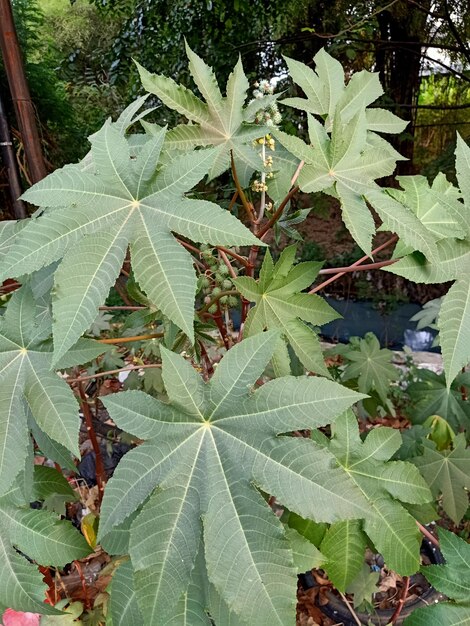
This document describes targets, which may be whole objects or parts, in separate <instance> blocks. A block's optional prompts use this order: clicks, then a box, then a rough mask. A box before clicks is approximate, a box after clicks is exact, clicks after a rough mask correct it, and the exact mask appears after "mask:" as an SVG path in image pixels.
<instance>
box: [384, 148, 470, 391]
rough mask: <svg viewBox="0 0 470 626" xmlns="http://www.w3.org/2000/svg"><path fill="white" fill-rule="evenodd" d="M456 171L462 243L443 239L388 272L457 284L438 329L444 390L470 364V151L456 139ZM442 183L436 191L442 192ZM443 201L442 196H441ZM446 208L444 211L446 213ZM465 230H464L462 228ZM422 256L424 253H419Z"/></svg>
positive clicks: (448, 296) (443, 308) (453, 193)
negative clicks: (429, 251)
mask: <svg viewBox="0 0 470 626" xmlns="http://www.w3.org/2000/svg"><path fill="white" fill-rule="evenodd" d="M456 169H457V179H458V182H459V187H460V191H461V192H462V196H463V201H464V202H463V204H461V205H460V212H459V213H458V212H457V211H456V212H455V216H457V213H458V219H459V223H460V224H461V226H462V233H464V234H466V235H467V238H466V239H464V240H455V239H443V240H442V241H438V243H437V245H436V254H434V256H433V257H432V258H430V257H428V258H427V259H426V261H424V260H423V259H422V258H420V257H419V256H417V255H415V254H414V255H413V254H411V255H408V256H406V257H405V258H403V259H400V260H399V261H398V262H397V263H395V264H394V265H392V266H391V267H390V268H387V270H388V271H391V272H392V273H394V274H398V275H399V276H404V277H405V278H408V279H410V280H413V281H415V282H424V283H434V282H445V281H448V280H455V279H457V280H456V282H455V283H454V285H453V286H452V287H451V289H450V290H449V292H448V293H447V294H446V296H444V298H443V301H442V305H441V311H440V314H439V320H438V327H439V331H440V343H441V348H442V356H443V361H444V369H445V372H446V380H447V386H448V387H450V385H451V384H452V381H453V380H454V379H455V377H456V376H457V374H458V373H459V371H460V370H461V369H462V367H465V366H466V365H467V363H468V362H469V361H470V351H469V345H470V344H469V339H470V337H469V334H468V333H469V331H468V328H469V320H470V296H469V292H470V278H469V276H470V254H469V251H470V242H469V238H468V219H469V218H468V216H469V215H470V190H469V187H468V179H469V178H470V147H469V146H467V145H466V144H465V143H464V141H463V140H462V139H461V138H460V137H458V139H457V150H456ZM443 186H444V183H443V181H442V180H441V181H439V182H438V187H439V188H443ZM456 194H457V191H451V190H448V196H449V198H452V206H454V205H458V204H460V203H458V201H456ZM440 197H441V198H442V193H441V195H440ZM448 208H449V207H447V210H448ZM465 225H467V226H466V228H464V226H465ZM421 251H422V252H424V250H421Z"/></svg>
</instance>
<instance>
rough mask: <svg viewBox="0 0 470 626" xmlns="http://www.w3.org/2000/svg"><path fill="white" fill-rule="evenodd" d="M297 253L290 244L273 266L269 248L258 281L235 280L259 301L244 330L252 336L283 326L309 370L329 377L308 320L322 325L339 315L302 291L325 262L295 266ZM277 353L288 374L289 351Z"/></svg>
mask: <svg viewBox="0 0 470 626" xmlns="http://www.w3.org/2000/svg"><path fill="white" fill-rule="evenodd" d="M295 252H296V246H295V245H294V246H289V247H288V248H286V249H285V250H284V251H283V253H282V254H281V257H280V258H279V261H278V262H277V263H276V265H273V263H272V259H271V255H270V253H269V251H267V252H266V255H265V257H264V261H263V266H262V269H261V274H260V280H259V281H258V282H256V281H255V280H254V279H253V278H249V277H246V276H242V277H240V278H238V279H237V280H235V281H234V283H235V286H236V287H237V289H238V290H239V291H240V293H241V294H242V295H243V296H244V297H245V298H246V299H247V300H249V301H250V302H254V303H255V306H254V307H253V308H252V309H251V310H250V312H249V314H248V317H247V320H246V323H245V329H244V333H245V335H246V336H251V335H254V334H256V333H259V332H261V331H263V330H264V329H266V328H268V329H272V328H277V329H279V330H280V331H281V332H282V335H283V337H284V339H285V341H286V342H287V343H289V344H290V345H291V346H292V348H293V350H294V352H295V353H296V355H297V356H298V358H299V360H300V361H301V363H302V364H303V365H304V367H305V368H306V369H307V370H310V371H313V372H316V373H318V374H322V375H324V376H328V375H329V374H328V370H327V368H326V366H325V363H324V360H323V355H322V352H321V348H320V342H319V339H318V336H317V334H316V333H315V332H314V331H313V330H312V329H311V328H310V327H309V326H307V325H306V324H304V322H308V323H310V324H314V325H315V326H320V325H322V324H326V323H327V322H330V321H331V320H333V319H335V318H337V317H338V314H337V313H336V311H334V310H333V309H332V308H331V307H330V306H329V305H328V304H326V302H325V301H324V300H323V299H322V298H320V297H319V296H316V295H309V294H306V293H299V292H300V291H301V290H302V289H305V288H307V287H309V286H310V285H311V284H312V283H313V281H314V280H315V278H316V276H317V274H318V271H319V269H320V267H321V264H320V263H315V262H306V263H299V264H297V265H295V266H294V259H295ZM301 320H303V321H301ZM279 349H280V348H279V347H278V350H279ZM274 356H275V358H274V367H275V371H276V373H277V374H278V375H282V374H284V373H286V372H285V371H284V370H283V368H285V367H287V368H288V367H289V361H288V357H287V354H286V352H285V351H284V352H282V353H280V354H279V353H278V352H277V353H275V355H274ZM287 373H288V372H287Z"/></svg>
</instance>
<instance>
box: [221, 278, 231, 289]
mask: <svg viewBox="0 0 470 626" xmlns="http://www.w3.org/2000/svg"><path fill="white" fill-rule="evenodd" d="M222 287H223V288H224V289H231V288H232V281H231V280H230V278H226V279H225V280H224V281H223V283H222Z"/></svg>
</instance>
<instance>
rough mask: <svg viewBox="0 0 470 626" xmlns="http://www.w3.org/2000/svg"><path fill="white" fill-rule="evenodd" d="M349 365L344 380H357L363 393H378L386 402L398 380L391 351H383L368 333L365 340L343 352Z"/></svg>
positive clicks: (360, 340)
mask: <svg viewBox="0 0 470 626" xmlns="http://www.w3.org/2000/svg"><path fill="white" fill-rule="evenodd" d="M341 354H342V356H344V357H345V358H346V359H347V361H348V363H347V365H346V367H345V369H344V372H343V373H342V376H341V378H342V380H343V381H347V380H352V379H357V384H358V390H359V391H360V392H361V393H369V392H371V391H374V390H375V391H376V392H377V393H378V394H379V396H380V398H381V399H382V400H383V401H384V402H386V401H387V396H388V393H389V391H390V385H391V383H392V382H394V381H395V380H397V379H398V376H399V372H398V369H397V368H396V367H395V366H394V365H392V363H391V358H392V352H391V350H387V349H382V348H381V347H380V343H379V340H378V339H377V337H376V336H375V335H374V334H373V333H366V334H365V335H364V339H359V340H358V341H357V343H355V344H353V345H351V346H349V345H348V346H347V347H346V349H344V350H342V351H341Z"/></svg>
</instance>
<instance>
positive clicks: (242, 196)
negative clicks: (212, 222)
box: [230, 151, 256, 224]
mask: <svg viewBox="0 0 470 626" xmlns="http://www.w3.org/2000/svg"><path fill="white" fill-rule="evenodd" d="M230 163H231V166H232V176H233V181H234V183H235V187H236V188H237V192H238V196H239V198H240V200H241V202H242V205H243V208H244V209H245V211H246V212H247V214H248V217H249V219H250V222H251V223H252V224H253V223H254V222H255V219H256V218H255V215H254V212H253V207H252V205H251V203H250V202H248V200H247V198H246V196H245V192H244V191H243V189H242V186H241V185H240V181H239V179H238V174H237V169H236V167H235V160H234V158H233V152H232V151H230Z"/></svg>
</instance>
